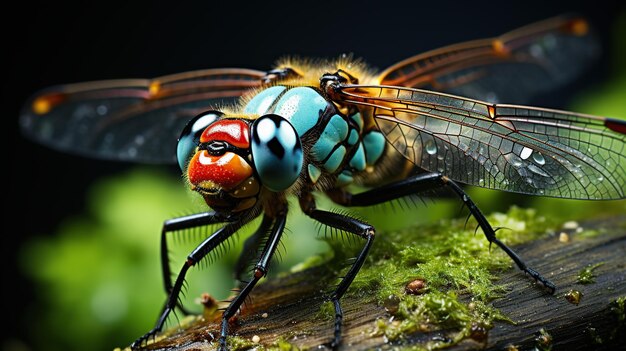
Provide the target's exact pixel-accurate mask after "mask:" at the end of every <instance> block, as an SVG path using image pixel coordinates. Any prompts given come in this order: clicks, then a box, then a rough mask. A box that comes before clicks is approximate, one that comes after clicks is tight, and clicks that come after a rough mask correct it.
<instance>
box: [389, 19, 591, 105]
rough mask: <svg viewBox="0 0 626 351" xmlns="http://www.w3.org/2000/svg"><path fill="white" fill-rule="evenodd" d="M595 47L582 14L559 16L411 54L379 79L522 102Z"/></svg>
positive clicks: (568, 73)
mask: <svg viewBox="0 0 626 351" xmlns="http://www.w3.org/2000/svg"><path fill="white" fill-rule="evenodd" d="M599 53H600V45H599V41H598V40H597V38H596V37H595V36H594V35H592V33H591V31H590V30H589V26H588V24H587V22H585V20H583V19H581V18H577V17H573V16H569V17H557V18H552V19H549V20H545V21H542V22H538V23H534V24H531V25H528V26H525V27H522V28H519V29H517V30H514V31H511V32H508V33H506V34H503V35H501V36H499V37H496V38H489V39H482V40H474V41H469V42H465V43H460V44H456V45H451V46H446V47H443V48H440V49H436V50H432V51H429V52H426V53H423V54H420V55H417V56H413V57H411V58H408V59H406V60H404V61H401V62H399V63H397V64H395V65H393V66H391V67H389V68H388V69H386V70H385V71H384V72H382V73H381V74H380V76H379V83H380V84H381V85H392V86H404V87H411V88H420V89H427V90H435V91H440V92H447V93H450V94H456V95H461V96H466V97H470V98H473V99H478V100H485V101H489V102H494V103H495V102H508V103H517V104H524V103H529V102H530V101H531V99H532V98H533V97H534V96H539V95H538V94H541V93H545V92H547V91H550V90H554V89H555V88H557V87H559V86H563V85H564V84H565V83H567V82H569V81H571V80H572V79H573V78H574V77H576V76H577V75H579V74H581V73H582V72H583V71H584V70H585V68H586V67H588V66H589V65H590V63H591V62H593V60H594V59H595V58H597V57H598V56H599ZM513 82H514V83H513Z"/></svg>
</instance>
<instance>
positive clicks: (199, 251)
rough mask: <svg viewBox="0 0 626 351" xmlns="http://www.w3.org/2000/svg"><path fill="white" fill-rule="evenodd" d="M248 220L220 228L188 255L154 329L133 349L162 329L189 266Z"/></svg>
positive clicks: (174, 304) (134, 345)
mask: <svg viewBox="0 0 626 351" xmlns="http://www.w3.org/2000/svg"><path fill="white" fill-rule="evenodd" d="M190 217H193V216H190ZM183 218H185V217H183ZM207 218H208V217H207ZM247 222H248V220H238V221H235V222H233V223H229V224H227V225H226V226H225V227H223V228H220V229H218V230H217V231H215V232H214V233H213V234H212V235H211V236H209V237H208V238H206V239H205V240H204V241H203V242H202V243H201V244H200V245H198V247H196V248H195V249H194V250H193V251H192V252H191V253H190V254H189V256H187V260H186V261H185V263H184V264H183V267H182V268H181V270H180V273H178V277H177V278H176V281H175V282H174V284H173V285H172V286H171V288H170V293H169V296H168V298H167V300H166V301H165V305H164V306H163V309H162V310H161V314H160V315H159V319H158V320H157V322H156V325H155V327H154V328H153V329H152V330H150V331H149V332H148V333H146V334H145V335H143V336H142V337H140V338H139V339H137V340H135V342H133V343H132V344H131V346H130V347H131V349H133V350H136V349H138V348H140V347H141V346H142V345H143V344H144V343H145V342H146V341H148V339H149V338H151V337H154V336H156V334H157V333H158V332H160V331H161V329H162V328H163V325H164V324H165V321H166V320H167V317H168V316H169V314H170V312H172V310H173V309H174V308H175V307H176V306H177V305H178V296H179V294H180V291H181V289H182V287H183V283H184V281H185V275H186V274H187V271H188V270H189V268H190V267H192V266H194V265H195V264H196V263H198V262H199V261H200V260H202V258H204V257H205V256H206V255H207V254H208V253H209V252H211V251H212V250H213V249H215V248H216V247H217V246H219V245H220V244H221V243H223V242H224V241H225V240H226V239H228V238H229V237H230V236H231V235H233V234H234V233H235V232H236V231H237V230H239V229H240V228H241V227H242V226H243V225H244V224H246V223H247ZM173 226H174V225H173ZM178 229H182V228H178ZM168 270H169V266H168Z"/></svg>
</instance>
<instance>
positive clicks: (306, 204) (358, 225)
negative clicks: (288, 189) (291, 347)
mask: <svg viewBox="0 0 626 351" xmlns="http://www.w3.org/2000/svg"><path fill="white" fill-rule="evenodd" d="M300 207H301V208H302V210H303V212H304V213H306V214H307V215H308V216H309V217H311V218H313V219H315V220H317V221H318V222H320V223H322V224H325V225H328V226H331V227H333V228H337V229H340V230H343V231H346V232H348V233H352V234H355V235H358V236H359V237H361V238H363V239H365V240H366V242H365V245H364V246H363V249H361V252H360V253H359V256H358V257H357V258H356V260H355V261H354V263H353V264H352V266H351V267H350V270H348V273H346V275H345V276H344V277H343V279H341V282H339V285H337V287H336V288H335V290H334V291H333V292H332V293H331V295H330V297H329V300H330V301H331V302H332V303H333V306H334V307H335V335H334V338H333V340H332V342H331V343H330V347H331V348H332V349H337V348H338V347H339V345H340V344H341V325H342V323H343V311H342V309H341V304H340V303H339V299H341V297H342V296H343V295H344V294H345V292H346V290H348V287H349V286H350V284H352V281H353V280H354V278H355V277H356V275H357V273H359V270H360V269H361V266H363V263H364V262H365V258H366V257H367V253H368V252H369V250H370V247H371V246H372V243H373V242H374V233H375V230H374V227H372V226H371V225H369V224H367V223H364V222H362V221H360V220H358V219H355V218H351V217H348V216H346V215H343V214H339V213H333V212H328V211H322V210H318V209H316V208H315V202H314V200H313V197H312V196H311V195H310V194H308V196H306V195H305V196H302V197H301V198H300Z"/></svg>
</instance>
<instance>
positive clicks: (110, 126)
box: [20, 68, 265, 163]
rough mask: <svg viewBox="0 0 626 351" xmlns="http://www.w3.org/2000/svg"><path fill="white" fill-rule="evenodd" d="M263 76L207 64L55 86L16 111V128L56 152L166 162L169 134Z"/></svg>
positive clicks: (170, 156)
mask: <svg viewBox="0 0 626 351" xmlns="http://www.w3.org/2000/svg"><path fill="white" fill-rule="evenodd" d="M264 75H265V72H260V71H255V70H248V69H236V68H233V69H208V70H201V71H192V72H186V73H180V74H174V75H168V76H163V77H159V78H155V79H126V80H107V81H96V82H88V83H78V84H69V85H61V86H57V87H52V88H49V89H46V90H43V91H41V92H39V93H38V94H36V95H35V96H33V97H32V98H31V99H30V100H29V101H28V102H27V103H26V104H25V106H24V107H23V109H22V113H21V116H20V126H21V128H22V131H23V132H24V134H25V135H26V136H28V137H30V138H32V139H34V140H35V141H37V142H40V143H42V144H44V145H47V146H49V147H52V148H54V149H57V150H61V151H64V152H70V153H77V154H81V155H85V156H89V157H95V158H103V159H112V160H124V161H135V162H142V163H174V162H176V142H177V139H178V137H179V135H180V132H181V131H182V130H183V128H184V126H185V124H186V123H187V121H188V120H189V119H190V118H192V117H193V116H195V115H197V114H198V113H200V112H202V111H204V110H207V109H209V108H212V107H211V106H216V105H217V106H221V105H223V104H225V103H228V102H229V101H232V100H234V99H236V98H238V97H240V96H241V95H242V94H244V93H245V92H246V91H247V90H248V89H250V88H252V87H256V86H259V85H260V84H261V78H262V77H263V76H264Z"/></svg>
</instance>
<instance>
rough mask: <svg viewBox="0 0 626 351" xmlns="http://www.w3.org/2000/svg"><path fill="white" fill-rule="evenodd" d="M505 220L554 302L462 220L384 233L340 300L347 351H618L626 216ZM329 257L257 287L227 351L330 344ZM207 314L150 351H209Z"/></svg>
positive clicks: (333, 266)
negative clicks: (561, 221)
mask: <svg viewBox="0 0 626 351" xmlns="http://www.w3.org/2000/svg"><path fill="white" fill-rule="evenodd" d="M512 211H513V212H509V213H508V214H507V215H506V216H504V217H502V218H498V217H497V216H498V215H497V214H496V215H492V216H491V217H490V221H492V223H493V222H496V223H498V222H502V223H505V224H507V225H506V226H508V227H511V226H513V227H515V226H517V225H519V226H518V227H517V228H513V229H515V230H513V231H511V233H509V234H503V233H501V232H498V236H499V237H501V238H502V240H505V241H508V242H509V243H510V244H511V245H515V244H516V243H520V242H524V241H527V240H530V241H528V242H526V243H523V244H517V245H515V249H516V250H517V252H518V253H519V254H520V255H521V256H522V257H523V258H524V259H525V261H526V262H527V263H528V264H529V265H530V266H531V267H533V268H535V269H536V270H538V271H540V272H542V273H543V274H544V275H545V276H546V277H547V278H549V279H551V280H552V281H553V282H554V283H555V284H556V285H557V287H558V290H557V291H556V293H555V294H554V295H550V294H549V293H548V292H546V291H545V289H543V288H541V287H540V286H539V285H537V284H536V283H534V282H533V281H532V280H531V279H530V278H529V277H528V276H524V275H523V273H521V272H520V271H519V270H518V269H517V268H515V267H512V265H511V263H510V261H508V258H507V257H506V256H504V254H502V252H500V251H499V250H497V249H495V248H494V249H493V251H492V252H490V253H487V252H486V249H485V248H484V247H481V244H480V243H481V242H482V243H483V244H485V243H486V241H485V240H484V238H483V237H482V235H476V236H473V235H471V234H470V233H471V232H472V231H473V230H469V233H468V232H466V231H465V229H464V228H465V227H464V226H463V225H462V221H461V222H460V223H457V222H451V223H445V224H442V225H439V226H433V227H429V228H419V229H415V228H414V229H412V230H409V231H408V232H401V233H395V234H394V233H383V234H381V235H380V236H379V237H377V242H375V245H374V246H375V247H377V249H376V250H373V252H372V253H371V255H370V257H369V259H368V261H367V263H366V264H365V266H364V269H363V271H362V272H361V274H359V277H358V278H357V280H356V281H355V283H354V284H353V286H352V287H351V288H350V290H349V293H348V294H347V295H346V296H345V297H344V298H343V299H342V305H343V308H344V318H345V319H344V329H343V330H344V331H343V336H344V343H343V349H345V350H370V349H399V350H404V349H417V350H420V349H449V350H464V349H493V350H496V349H497V350H502V349H508V350H515V349H520V350H521V349H531V348H536V349H539V350H550V349H555V350H556V349H567V350H586V349H594V350H597V349H607V350H609V349H615V348H618V345H622V346H623V345H624V342H625V341H626V340H625V339H626V336H625V335H626V333H624V332H623V331H624V327H625V326H626V324H625V312H624V304H625V300H626V274H625V271H626V261H625V257H626V216H617V217H612V218H608V219H601V220H595V221H589V222H585V223H581V224H580V225H578V224H575V225H573V224H572V223H568V224H565V225H561V224H559V225H558V226H556V227H551V225H554V224H550V223H548V222H549V221H546V220H545V219H541V218H539V217H538V216H536V215H535V214H534V213H533V212H532V211H531V212H528V211H526V210H519V209H513V210H512ZM515 211H518V212H515ZM524 211H526V212H524ZM494 216H496V217H494ZM468 227H471V226H468ZM579 228H584V229H583V230H581V229H579ZM524 233H526V234H524ZM529 233H535V234H529ZM536 233H540V234H542V235H540V238H538V239H537V238H536ZM520 235H521V236H522V237H520ZM524 235H525V236H524ZM529 235H530V236H529ZM533 235H534V236H535V237H533ZM427 238H430V240H427ZM446 238H448V239H446ZM524 238H525V239H524ZM531 239H533V240H531ZM404 240H406V241H404ZM446 240H447V241H446ZM481 240H482V241H481ZM409 241H411V242H414V244H413V245H408V244H407V242H409ZM485 245H486V244H485ZM335 252H336V254H335V256H334V257H332V258H329V261H328V262H326V264H324V265H318V266H315V267H310V268H307V269H304V270H302V271H299V272H295V273H291V274H287V275H282V276H279V277H276V278H272V279H268V280H267V281H265V282H263V284H260V285H259V286H258V287H257V288H256V289H255V290H254V291H253V293H252V294H251V298H250V300H249V301H248V303H247V304H246V305H245V308H244V309H242V311H241V313H240V315H239V316H238V318H237V319H236V320H235V321H233V324H232V326H231V334H232V336H231V337H230V339H229V344H230V345H231V347H232V349H234V350H247V349H254V348H256V349H260V350H263V349H278V350H294V349H316V348H317V347H318V346H319V345H322V344H324V343H327V342H329V341H330V340H331V339H332V333H333V318H332V315H333V311H332V307H329V306H328V305H327V304H325V302H324V296H325V295H324V293H325V292H327V291H329V289H330V288H331V287H332V284H333V283H334V280H335V278H336V276H337V274H339V273H338V272H340V271H341V269H340V268H339V266H338V264H339V263H340V262H344V259H345V257H344V255H339V254H337V253H338V252H342V251H337V250H336V251H335ZM438 260H439V261H438ZM434 261H438V264H435V263H433V262H434ZM344 263H345V262H344ZM481 267H483V268H484V271H482V270H481ZM581 272H582V273H583V275H584V277H583V278H584V281H580V279H581V276H580V273H581ZM590 276H591V278H592V279H591V280H589V278H590ZM591 281H593V283H591ZM585 282H589V283H588V284H584V283H585ZM210 305H211V304H207V306H208V307H206V308H205V313H204V314H203V315H202V316H198V317H190V318H188V319H185V320H183V321H182V322H181V325H180V326H177V327H175V328H173V329H170V330H168V331H166V332H165V333H164V334H163V335H162V336H161V337H159V338H158V339H157V340H156V342H154V343H151V344H150V345H148V346H147V347H146V349H148V350H172V349H177V350H214V349H215V347H216V344H217V343H216V338H217V336H218V335H219V320H220V311H219V310H217V309H216V308H214V307H215V306H213V307H211V306H210Z"/></svg>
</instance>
